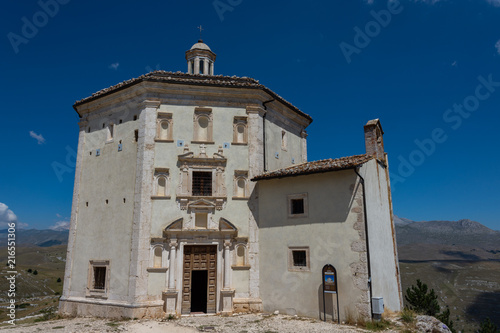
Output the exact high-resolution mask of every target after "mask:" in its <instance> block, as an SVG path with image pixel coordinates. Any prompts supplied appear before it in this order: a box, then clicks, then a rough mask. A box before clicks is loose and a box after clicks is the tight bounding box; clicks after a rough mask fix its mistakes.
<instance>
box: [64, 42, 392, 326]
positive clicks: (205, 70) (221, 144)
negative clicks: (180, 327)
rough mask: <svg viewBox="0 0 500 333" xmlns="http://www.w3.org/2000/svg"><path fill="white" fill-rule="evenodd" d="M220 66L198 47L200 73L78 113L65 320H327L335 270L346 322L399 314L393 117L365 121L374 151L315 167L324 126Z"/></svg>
mask: <svg viewBox="0 0 500 333" xmlns="http://www.w3.org/2000/svg"><path fill="white" fill-rule="evenodd" d="M215 58H216V55H215V53H213V52H212V51H211V50H210V48H209V47H208V46H207V45H206V44H204V43H203V42H202V41H201V40H200V41H199V42H198V43H196V44H195V45H193V47H192V48H191V49H190V50H189V51H187V52H186V60H187V62H188V73H180V72H177V73H172V72H165V71H154V72H151V73H148V74H145V75H142V76H140V77H138V78H135V79H131V80H128V81H125V82H122V83H119V84H117V85H115V86H112V87H110V88H106V89H103V90H101V91H99V92H97V93H95V94H93V95H92V96H90V97H87V98H85V99H82V100H80V101H78V102H76V103H75V105H74V109H75V110H76V112H77V113H78V115H79V116H80V119H81V120H80V122H79V126H80V134H79V141H78V156H77V166H76V176H75V186H74V193H73V206H72V214H71V226H70V236H69V243H68V254H67V264H66V271H65V278H64V289H63V295H62V297H61V302H60V311H61V312H62V313H69V314H75V315H94V316H100V317H110V318H118V317H131V318H134V317H137V318H141V317H162V316H165V315H167V314H174V315H181V314H192V313H232V312H240V311H274V310H280V311H282V312H287V313H294V314H295V313H297V314H299V315H307V316H312V317H317V316H318V314H319V313H321V312H322V311H323V310H322V294H321V291H320V289H319V288H320V287H321V285H322V278H321V269H322V267H323V265H325V264H332V265H334V266H335V267H336V268H337V272H338V290H339V293H338V295H339V303H340V307H339V310H340V317H341V319H342V318H345V316H346V315H348V313H349V312H350V313H351V314H357V315H359V316H362V317H364V318H370V317H371V315H372V313H371V310H370V302H371V298H372V297H383V299H384V303H385V305H386V307H389V308H390V309H392V310H399V309H400V307H401V290H400V279H399V271H398V262H397V252H396V243H395V232H394V223H393V219H392V203H391V194H390V186H389V177H388V166H387V157H386V154H385V153H384V150H383V140H382V134H383V132H382V127H381V125H380V122H379V121H378V120H375V121H370V122H368V124H367V125H366V126H365V140H366V147H367V152H366V154H363V155H356V156H351V157H345V158H341V159H336V160H323V161H316V162H307V144H306V138H307V134H306V128H307V126H308V125H309V124H310V123H311V121H312V118H311V117H310V116H309V115H307V114H305V113H304V112H302V111H301V110H299V109H298V108H297V107H295V106H293V105H292V104H291V103H289V102H287V101H286V100H284V99H283V98H282V97H280V96H279V95H278V94H276V93H275V92H273V91H272V90H270V89H268V88H267V87H265V86H263V85H261V84H260V83H259V82H258V81H256V80H254V79H251V78H246V77H235V76H232V77H229V76H222V75H213V73H214V62H215ZM269 170H272V171H269ZM330 298H331V297H330ZM330 298H328V302H329V304H330V303H332V302H331V299H330ZM335 306H336V305H335ZM329 313H330V310H327V315H329Z"/></svg>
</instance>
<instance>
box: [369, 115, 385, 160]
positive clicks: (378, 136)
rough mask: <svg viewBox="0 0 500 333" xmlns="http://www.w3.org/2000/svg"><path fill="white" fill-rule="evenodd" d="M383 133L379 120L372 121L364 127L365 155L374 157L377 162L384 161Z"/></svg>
mask: <svg viewBox="0 0 500 333" xmlns="http://www.w3.org/2000/svg"><path fill="white" fill-rule="evenodd" d="M383 135H384V131H383V130H382V125H380V120H378V119H372V120H370V121H369V122H367V123H366V125H365V146H366V154H367V155H372V156H375V157H376V158H377V159H379V160H385V153H384V138H383Z"/></svg>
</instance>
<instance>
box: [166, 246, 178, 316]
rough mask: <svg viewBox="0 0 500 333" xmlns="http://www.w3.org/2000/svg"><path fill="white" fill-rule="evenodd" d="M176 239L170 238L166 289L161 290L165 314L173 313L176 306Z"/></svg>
mask: <svg viewBox="0 0 500 333" xmlns="http://www.w3.org/2000/svg"><path fill="white" fill-rule="evenodd" d="M177 244H178V243H177V240H176V239H175V238H172V239H171V240H170V244H169V246H170V260H169V264H168V289H167V291H164V292H163V300H164V301H165V308H164V310H165V312H166V314H167V315H170V314H171V315H175V314H176V312H175V309H176V306H177V295H178V291H177V290H176V289H175V262H176V254H177Z"/></svg>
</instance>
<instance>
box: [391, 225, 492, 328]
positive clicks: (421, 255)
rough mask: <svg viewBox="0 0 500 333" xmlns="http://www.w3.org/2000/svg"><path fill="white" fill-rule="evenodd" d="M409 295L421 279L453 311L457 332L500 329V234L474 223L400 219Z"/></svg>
mask: <svg viewBox="0 0 500 333" xmlns="http://www.w3.org/2000/svg"><path fill="white" fill-rule="evenodd" d="M395 222H396V233H397V242H398V254H399V265H400V271H401V282H402V285H403V291H405V290H406V288H408V287H410V286H411V285H412V284H415V282H416V280H417V279H421V280H422V281H423V282H424V283H426V284H427V285H428V286H429V288H433V289H434V290H435V291H436V293H437V294H438V296H439V299H440V301H441V305H444V304H446V305H448V306H449V307H450V312H451V317H450V318H451V319H452V320H453V321H454V322H455V327H456V328H459V329H460V328H466V329H467V331H471V330H475V329H477V328H478V327H479V325H478V323H479V322H481V321H482V320H484V318H486V317H489V318H490V319H491V320H492V321H494V322H495V323H496V325H497V326H500V274H498V272H500V232H499V231H495V230H491V229H489V228H487V227H485V226H483V225H482V224H480V223H478V222H475V221H471V220H460V221H456V222H454V221H429V222H414V221H411V220H408V219H401V218H397V217H396V218H395Z"/></svg>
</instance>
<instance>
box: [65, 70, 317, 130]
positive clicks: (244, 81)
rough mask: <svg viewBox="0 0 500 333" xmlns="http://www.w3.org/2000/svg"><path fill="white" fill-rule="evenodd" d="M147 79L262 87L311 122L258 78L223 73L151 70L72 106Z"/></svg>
mask: <svg viewBox="0 0 500 333" xmlns="http://www.w3.org/2000/svg"><path fill="white" fill-rule="evenodd" d="M144 81H149V82H165V83H174V84H189V85H200V86H217V87H230V88H250V89H262V90H264V91H265V92H267V93H268V94H269V95H271V96H272V97H273V98H275V99H276V100H278V101H280V102H281V103H283V104H285V105H286V106H288V107H289V108H291V109H292V110H293V111H295V112H296V113H298V114H299V115H301V116H303V117H305V118H307V119H308V120H309V121H310V122H312V118H311V116H309V115H308V114H306V113H304V112H302V111H301V110H299V109H298V108H297V107H296V106H294V105H293V104H292V103H290V102H288V101H287V100H285V99H284V98H283V97H281V96H279V95H278V94H276V93H275V92H274V91H272V90H271V89H269V88H267V87H266V86H264V85H262V84H260V83H259V81H258V80H255V79H252V78H249V77H238V76H224V75H200V74H187V73H182V72H175V73H174V72H167V71H162V70H158V71H153V72H150V73H147V74H144V75H141V76H139V77H137V78H133V79H130V80H126V81H123V82H120V83H118V84H116V85H114V86H111V87H108V88H104V89H102V90H99V91H98V92H96V93H94V94H92V96H89V97H86V98H83V99H81V100H79V101H76V102H75V104H74V105H73V108H74V109H75V110H76V111H77V112H78V110H77V109H76V107H77V106H80V105H82V104H85V103H87V102H90V101H93V100H95V99H98V98H100V97H102V96H106V95H109V94H111V93H113V92H116V91H119V90H121V89H125V88H127V87H130V86H132V85H135V84H138V83H140V82H144Z"/></svg>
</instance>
